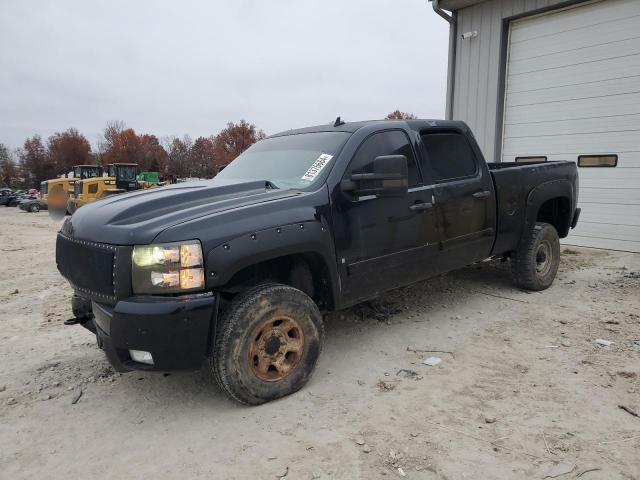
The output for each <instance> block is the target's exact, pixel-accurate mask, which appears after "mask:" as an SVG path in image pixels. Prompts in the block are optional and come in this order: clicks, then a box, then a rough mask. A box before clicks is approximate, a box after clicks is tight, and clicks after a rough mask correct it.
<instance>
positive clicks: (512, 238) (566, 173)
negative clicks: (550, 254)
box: [487, 162, 579, 256]
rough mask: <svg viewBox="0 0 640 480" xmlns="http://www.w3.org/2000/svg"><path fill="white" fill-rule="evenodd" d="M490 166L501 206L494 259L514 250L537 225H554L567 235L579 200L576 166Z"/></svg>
mask: <svg viewBox="0 0 640 480" xmlns="http://www.w3.org/2000/svg"><path fill="white" fill-rule="evenodd" d="M487 165H488V167H489V170H490V171H491V176H492V178H493V182H494V186H495V191H496V195H497V206H498V208H497V209H496V211H497V215H498V218H497V225H498V232H497V235H496V241H495V244H494V247H493V250H492V256H495V255H501V254H504V253H508V252H511V251H513V250H515V249H516V248H517V247H518V243H519V242H520V240H521V238H522V236H523V235H524V234H526V233H527V232H529V231H530V230H531V229H532V228H533V227H534V225H535V224H536V222H546V223H549V224H551V225H553V226H554V227H555V229H556V230H557V231H558V236H559V237H560V238H564V237H566V236H567V235H568V233H569V230H570V228H571V226H572V223H573V220H574V219H573V216H574V212H575V211H576V202H577V197H578V192H577V181H578V176H577V170H576V167H575V164H573V163H571V162H541V163H536V164H522V163H488V164H487ZM574 185H575V187H574ZM578 212H579V211H578Z"/></svg>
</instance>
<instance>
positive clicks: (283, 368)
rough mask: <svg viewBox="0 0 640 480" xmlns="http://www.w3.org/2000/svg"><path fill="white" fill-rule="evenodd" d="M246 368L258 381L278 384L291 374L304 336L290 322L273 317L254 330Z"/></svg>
mask: <svg viewBox="0 0 640 480" xmlns="http://www.w3.org/2000/svg"><path fill="white" fill-rule="evenodd" d="M252 338H253V341H252V342H251V349H250V350H249V365H251V370H253V373H255V374H256V375H257V376H258V377H259V378H261V379H263V380H267V381H278V380H282V379H283V378H284V377H286V376H287V375H289V373H291V371H292V370H294V369H295V368H296V367H297V366H298V363H299V362H300V358H301V357H302V352H303V351H304V333H302V328H301V327H300V325H299V324H298V323H297V322H296V321H295V320H294V319H292V318H290V317H286V316H280V315H277V316H274V317H273V318H270V319H268V320H265V321H264V322H262V323H261V324H260V325H258V327H257V328H256V329H255V330H254V332H253V335H252Z"/></svg>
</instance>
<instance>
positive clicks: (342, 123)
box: [333, 117, 347, 127]
mask: <svg viewBox="0 0 640 480" xmlns="http://www.w3.org/2000/svg"><path fill="white" fill-rule="evenodd" d="M345 123H347V122H345V121H344V120H342V119H341V118H340V117H338V118H336V121H335V123H334V124H333V126H334V127H339V126H340V125H344V124H345Z"/></svg>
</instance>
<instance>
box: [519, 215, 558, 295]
mask: <svg viewBox="0 0 640 480" xmlns="http://www.w3.org/2000/svg"><path fill="white" fill-rule="evenodd" d="M559 265H560V239H559V238H558V232H557V231H556V229H555V227H554V226H553V225H550V224H548V223H536V225H535V226H534V227H533V230H531V232H530V234H529V235H528V237H525V238H523V239H522V240H521V241H520V245H519V246H518V250H517V251H515V252H514V253H513V255H512V256H511V273H512V276H513V281H514V282H515V284H516V285H518V286H519V287H521V288H524V289H526V290H533V291H536V292H537V291H540V290H545V289H547V288H549V287H550V286H551V284H552V283H553V280H554V279H555V278H556V273H557V272H558V266H559Z"/></svg>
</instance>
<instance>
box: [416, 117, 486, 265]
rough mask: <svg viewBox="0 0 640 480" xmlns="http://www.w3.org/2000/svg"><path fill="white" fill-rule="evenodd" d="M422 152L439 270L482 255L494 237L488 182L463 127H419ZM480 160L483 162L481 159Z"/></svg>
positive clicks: (473, 259)
mask: <svg viewBox="0 0 640 480" xmlns="http://www.w3.org/2000/svg"><path fill="white" fill-rule="evenodd" d="M420 136H421V139H422V147H423V157H424V158H425V160H426V163H427V165H425V168H423V170H426V169H429V170H430V174H431V176H432V178H433V179H434V181H435V183H436V186H435V211H436V215H437V218H438V227H439V228H438V231H439V233H440V244H441V249H442V254H441V256H440V258H439V259H438V261H439V264H440V266H441V267H442V269H443V270H451V269H454V268H459V267H461V266H465V265H468V264H471V263H473V262H476V261H479V260H484V259H485V258H487V256H488V255H489V254H490V252H491V248H492V246H493V241H494V237H495V222H496V220H495V218H496V203H495V193H494V188H493V182H492V180H491V177H490V173H489V171H488V169H487V167H486V164H484V161H483V160H482V158H479V156H478V155H476V153H475V151H474V148H473V146H472V145H471V143H470V142H469V140H468V138H467V137H466V135H465V134H464V133H463V132H460V131H456V130H439V129H433V130H427V131H424V132H421V135H420ZM481 162H482V164H481Z"/></svg>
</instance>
